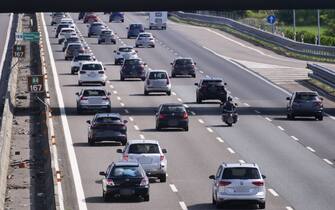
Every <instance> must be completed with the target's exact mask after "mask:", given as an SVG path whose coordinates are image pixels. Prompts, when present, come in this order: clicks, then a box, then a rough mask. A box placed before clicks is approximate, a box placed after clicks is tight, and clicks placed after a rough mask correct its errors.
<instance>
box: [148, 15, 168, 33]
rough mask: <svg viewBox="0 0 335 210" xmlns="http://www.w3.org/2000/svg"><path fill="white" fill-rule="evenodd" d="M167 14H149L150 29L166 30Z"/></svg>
mask: <svg viewBox="0 0 335 210" xmlns="http://www.w3.org/2000/svg"><path fill="white" fill-rule="evenodd" d="M166 22H167V12H163V11H156V12H149V29H150V30H151V29H153V28H157V29H162V30H166Z"/></svg>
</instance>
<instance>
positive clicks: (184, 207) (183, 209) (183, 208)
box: [179, 201, 187, 210]
mask: <svg viewBox="0 0 335 210" xmlns="http://www.w3.org/2000/svg"><path fill="white" fill-rule="evenodd" d="M179 205H180V207H181V209H182V210H187V206H186V204H185V202H184V201H179Z"/></svg>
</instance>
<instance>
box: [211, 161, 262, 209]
mask: <svg viewBox="0 0 335 210" xmlns="http://www.w3.org/2000/svg"><path fill="white" fill-rule="evenodd" d="M209 178H210V179H213V183H212V200H213V204H215V205H216V206H217V207H223V205H224V203H225V202H232V201H235V202H239V201H240V202H243V201H249V203H255V204H258V207H259V208H260V209H264V208H265V196H266V189H265V181H264V179H265V178H266V177H265V176H264V175H262V174H261V172H260V170H259V167H258V166H257V164H250V163H223V164H221V165H220V166H219V168H218V170H217V172H216V175H211V176H209Z"/></svg>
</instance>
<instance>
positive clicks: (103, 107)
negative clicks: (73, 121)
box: [76, 88, 112, 114]
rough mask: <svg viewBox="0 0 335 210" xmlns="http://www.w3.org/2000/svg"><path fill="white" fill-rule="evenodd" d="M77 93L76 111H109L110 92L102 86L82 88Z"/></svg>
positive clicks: (110, 104)
mask: <svg viewBox="0 0 335 210" xmlns="http://www.w3.org/2000/svg"><path fill="white" fill-rule="evenodd" d="M76 95H77V113H78V114H81V113H82V112H83V111H89V110H90V111H105V112H111V109H112V108H111V107H112V103H111V100H110V93H109V92H107V91H106V90H105V89H102V88H87V89H82V90H81V91H80V92H77V93H76Z"/></svg>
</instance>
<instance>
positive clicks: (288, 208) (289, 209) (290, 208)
mask: <svg viewBox="0 0 335 210" xmlns="http://www.w3.org/2000/svg"><path fill="white" fill-rule="evenodd" d="M285 208H286V210H294V209H293V208H292V207H291V206H286V207H285Z"/></svg>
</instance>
